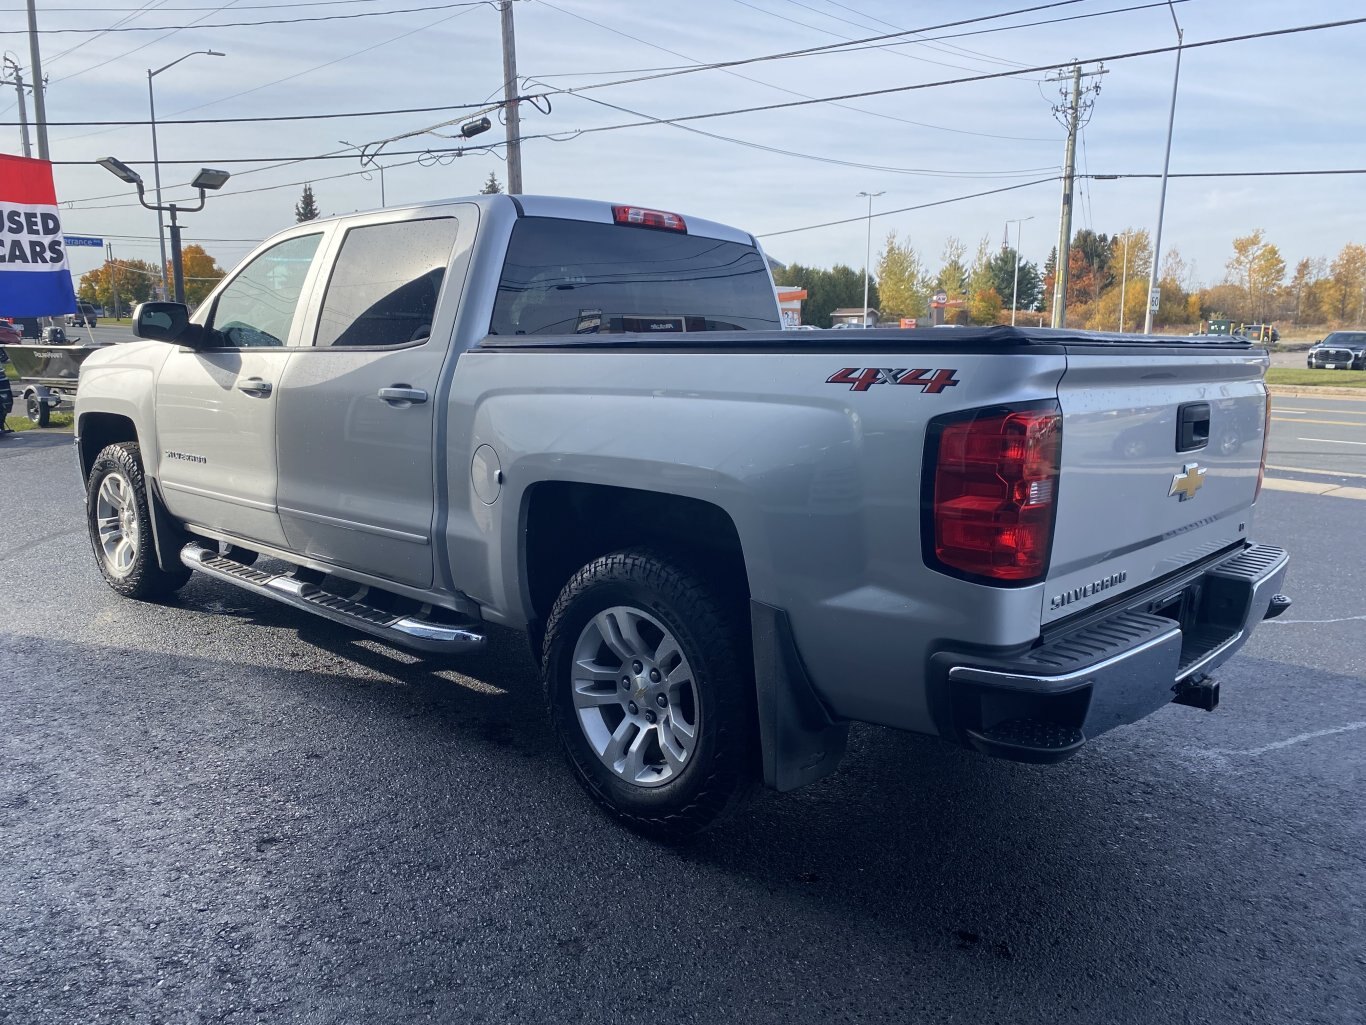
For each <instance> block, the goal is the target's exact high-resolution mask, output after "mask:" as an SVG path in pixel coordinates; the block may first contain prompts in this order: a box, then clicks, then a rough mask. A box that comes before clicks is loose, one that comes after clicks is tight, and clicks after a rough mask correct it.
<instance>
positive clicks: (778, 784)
mask: <svg viewBox="0 0 1366 1025" xmlns="http://www.w3.org/2000/svg"><path fill="white" fill-rule="evenodd" d="M750 628H751V631H752V634H753V639H754V678H755V683H756V685H757V688H758V698H759V742H760V746H761V750H762V755H763V765H764V785H765V786H768V787H771V788H772V789H774V790H796V789H797V788H798V787H804V786H806V785H807V784H808V783H814V782H815V781H816V780H818V779H821V778H822V777H824V776H828V775H830V773H832V772H834V771H835V769H837V768H838V767H839V763H840V759H842V758H843V757H844V751H845V748H846V746H847V744H848V740H849V724H848V723H847V722H840V721H838V720H836V719H835V718H834V716H832V715H831V714H830V712H829V711H828V710H827V709H826V707H825V704H824V702H822V701H821V699H820V697H819V696H818V695H817V694H816V691H815V688H814V687H813V686H812V685H811V679H810V677H808V676H807V674H806V668H805V667H804V666H803V665H802V659H801V656H800V655H799V654H798V653H797V645H796V642H795V641H794V640H793V637H792V626H791V624H790V623H789V622H788V618H787V613H786V612H784V611H783V610H782V609H778V608H774V607H773V606H772V605H766V604H764V603H763V602H759V601H751V602H750Z"/></svg>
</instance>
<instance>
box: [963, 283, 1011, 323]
mask: <svg viewBox="0 0 1366 1025" xmlns="http://www.w3.org/2000/svg"><path fill="white" fill-rule="evenodd" d="M1002 305H1003V304H1002V302H1001V296H1000V293H998V292H997V291H996V289H994V288H990V287H988V288H979V289H977V290H976V291H974V292H973V293H972V295H971V296H969V297H968V316H969V317H971V318H972V322H973V323H974V324H995V323H997V322H998V321H1000V319H1001V309H1002Z"/></svg>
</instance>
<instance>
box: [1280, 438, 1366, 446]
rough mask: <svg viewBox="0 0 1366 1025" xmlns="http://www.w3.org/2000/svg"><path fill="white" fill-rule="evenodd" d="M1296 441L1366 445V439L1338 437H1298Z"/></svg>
mask: <svg viewBox="0 0 1366 1025" xmlns="http://www.w3.org/2000/svg"><path fill="white" fill-rule="evenodd" d="M1295 440H1296V441H1317V442H1318V443H1319V444H1321V445H1361V446H1362V447H1366V441H1339V440H1338V439H1337V438H1296V439H1295Z"/></svg>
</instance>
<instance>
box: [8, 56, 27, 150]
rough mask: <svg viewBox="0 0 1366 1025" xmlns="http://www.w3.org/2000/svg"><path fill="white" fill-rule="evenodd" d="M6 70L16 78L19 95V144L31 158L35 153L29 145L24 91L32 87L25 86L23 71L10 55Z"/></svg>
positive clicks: (15, 82) (16, 89)
mask: <svg viewBox="0 0 1366 1025" xmlns="http://www.w3.org/2000/svg"><path fill="white" fill-rule="evenodd" d="M5 70H6V71H8V72H9V73H10V74H11V75H13V76H14V88H15V91H16V92H17V93H18V94H19V142H20V143H21V144H22V146H23V154H24V156H26V157H31V156H33V151H32V149H30V147H29V144H28V105H27V104H26V103H25V102H24V90H25V89H29V88H32V87H31V86H26V85H24V72H23V70H22V69H21V68H20V67H19V65H18V63H17V62H16V61H15V60H14V58H13V57H10V56H9V55H8V54H6V56H5ZM4 84H5V85H9V84H10V83H9V82H8V81H6V82H5V83H4Z"/></svg>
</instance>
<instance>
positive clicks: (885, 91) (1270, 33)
mask: <svg viewBox="0 0 1366 1025" xmlns="http://www.w3.org/2000/svg"><path fill="white" fill-rule="evenodd" d="M1175 2H1181V0H1175ZM1157 6H1165V4H1163V5H1157ZM1361 24H1366V18H1345V19H1341V20H1338V21H1326V22H1319V23H1317V24H1313V25H1295V26H1292V27H1290V28H1280V29H1267V30H1265V31H1262V32H1249V33H1245V34H1243V35H1237V36H1223V37H1220V38H1217V39H1207V40H1202V41H1201V42H1198V43H1185V44H1184V45H1183V46H1181V47H1178V46H1156V47H1151V48H1149V49H1146V50H1130V51H1127V52H1125V53H1114V54H1107V55H1105V56H1102V57H1090V58H1087V59H1086V60H1085V61H1084V63H1088V64H1091V63H1097V62H1106V63H1110V62H1113V61H1120V60H1131V59H1133V58H1136V57H1152V56H1155V55H1157V54H1162V53H1172V52H1174V51H1175V50H1177V49H1178V48H1180V49H1185V50H1195V49H1200V48H1203V47H1208V46H1221V45H1226V44H1228V43H1241V42H1247V41H1249V40H1253V39H1270V38H1274V37H1277V36H1287V35H1295V34H1299V33H1304V32H1318V31H1323V30H1326V29H1333V28H1346V27H1349V26H1352V25H1361ZM1073 63H1075V62H1073V61H1062V62H1054V63H1051V64H1038V65H1034V66H1033V67H1029V68H1024V69H1022V70H1023V71H1026V72H1044V71H1054V70H1056V69H1058V68H1062V67H1070V66H1071V65H1072V64H1073ZM721 66H723V65H716V67H721ZM725 66H729V64H727V65H725ZM1014 74H1015V73H1014V72H988V73H985V74H981V75H973V76H969V77H967V78H952V79H941V80H939V81H935V82H917V83H913V84H911V85H897V86H887V87H885V88H882V89H866V90H862V91H860V92H853V93H841V94H838V95H834V96H822V97H818V98H815V99H809V100H789V101H787V102H784V103H768V104H762V105H759V106H753V107H736V108H733V109H730V110H720V111H712V112H710V113H706V114H686V115H680V116H679V117H674V118H669V119H667V120H668V122H669V123H670V124H674V123H678V122H684V121H701V120H705V119H708V118H713V117H731V116H734V115H737V114H755V113H763V112H767V111H770V110H783V109H787V108H792V107H809V106H811V105H812V104H814V103H829V102H831V101H832V100H856V99H863V98H865V97H868V96H891V95H895V94H898V93H907V92H918V91H920V90H923V89H937V88H940V87H943V86H947V85H967V84H970V83H973V82H989V81H994V80H996V79H1001V78H1010V77H1013V76H1014ZM658 77H667V76H658ZM631 81H642V79H635V80H631V79H623V80H622V81H620V82H604V83H598V84H591V85H587V86H584V87H582V88H580V89H565V90H561V91H560V92H558V93H549V94H547V95H564V94H570V95H575V96H578V95H581V94H582V93H584V92H586V91H588V90H589V89H599V88H606V87H607V86H611V85H625V84H628V83H629V82H631ZM653 123H654V122H643V124H653ZM635 127H640V123H637V124H623V125H607V126H601V127H598V128H584V129H579V130H577V131H576V132H575V133H574V134H576V135H589V134H592V133H595V132H601V131H610V130H615V129H618V128H635ZM528 138H531V137H530V136H528Z"/></svg>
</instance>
